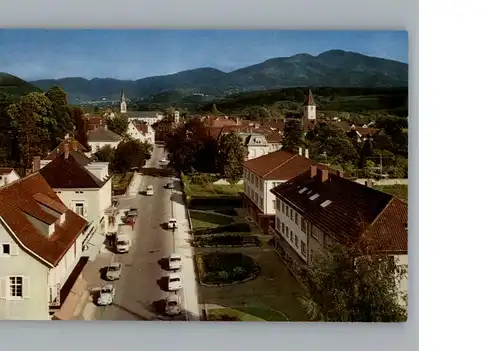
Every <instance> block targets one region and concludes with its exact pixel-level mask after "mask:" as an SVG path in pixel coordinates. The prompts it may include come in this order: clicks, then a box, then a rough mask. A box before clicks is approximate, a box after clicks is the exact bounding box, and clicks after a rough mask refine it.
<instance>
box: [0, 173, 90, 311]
mask: <svg viewBox="0 0 500 351" xmlns="http://www.w3.org/2000/svg"><path fill="white" fill-rule="evenodd" d="M0 198H1V199H2V201H0V319H10V320H48V319H50V310H51V309H54V308H55V309H57V308H59V307H60V306H61V303H62V301H61V300H62V299H64V298H65V297H64V296H61V291H62V289H63V287H65V289H66V290H67V291H69V290H71V288H72V286H67V285H68V284H71V283H72V280H71V279H69V278H70V276H71V275H72V273H73V272H74V271H75V270H76V267H77V265H78V263H79V262H80V257H81V254H82V247H83V240H84V237H85V235H86V232H85V230H86V227H87V222H86V221H85V220H84V219H83V218H82V217H80V216H78V215H77V214H75V213H74V212H72V211H71V210H69V209H68V208H67V207H66V206H64V204H63V203H62V202H61V200H59V198H58V197H57V195H56V194H55V193H54V192H53V191H52V189H51V188H50V186H49V185H48V184H47V182H46V181H45V180H44V179H43V177H42V176H41V175H40V174H39V173H35V174H32V175H29V176H27V177H25V178H23V179H21V180H17V181H15V182H12V183H10V184H8V185H6V186H4V187H2V188H0ZM77 273H78V272H77Z"/></svg>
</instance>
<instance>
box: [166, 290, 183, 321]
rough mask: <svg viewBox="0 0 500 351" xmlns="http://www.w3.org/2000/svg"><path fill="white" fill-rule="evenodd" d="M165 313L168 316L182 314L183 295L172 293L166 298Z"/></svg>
mask: <svg viewBox="0 0 500 351" xmlns="http://www.w3.org/2000/svg"><path fill="white" fill-rule="evenodd" d="M165 313H166V315H167V316H176V315H179V314H181V297H180V296H179V295H174V294H170V295H168V296H167V297H166V298H165Z"/></svg>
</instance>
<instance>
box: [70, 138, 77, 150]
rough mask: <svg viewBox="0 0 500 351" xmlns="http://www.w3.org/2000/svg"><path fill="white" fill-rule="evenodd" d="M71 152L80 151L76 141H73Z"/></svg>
mask: <svg viewBox="0 0 500 351" xmlns="http://www.w3.org/2000/svg"><path fill="white" fill-rule="evenodd" d="M71 150H73V151H78V146H77V144H76V140H71Z"/></svg>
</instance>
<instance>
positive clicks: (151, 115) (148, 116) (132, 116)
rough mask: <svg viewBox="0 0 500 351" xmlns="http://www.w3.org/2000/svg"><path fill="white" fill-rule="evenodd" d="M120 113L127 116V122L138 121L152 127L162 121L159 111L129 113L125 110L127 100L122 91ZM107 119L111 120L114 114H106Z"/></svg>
mask: <svg viewBox="0 0 500 351" xmlns="http://www.w3.org/2000/svg"><path fill="white" fill-rule="evenodd" d="M120 113H122V114H125V115H127V117H128V118H129V120H132V121H138V122H143V123H146V124H147V125H149V126H152V125H153V124H155V123H156V122H159V121H161V120H162V119H163V117H164V115H163V113H161V112H159V111H129V110H128V109H127V99H126V98H125V91H123V90H122V93H121V99H120ZM108 116H109V117H111V118H113V117H114V116H115V115H114V113H110V114H108Z"/></svg>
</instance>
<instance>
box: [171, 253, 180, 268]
mask: <svg viewBox="0 0 500 351" xmlns="http://www.w3.org/2000/svg"><path fill="white" fill-rule="evenodd" d="M181 267H182V259H181V255H179V254H176V253H173V254H171V255H170V256H169V257H168V268H169V269H172V270H176V269H180V268H181Z"/></svg>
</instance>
